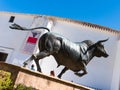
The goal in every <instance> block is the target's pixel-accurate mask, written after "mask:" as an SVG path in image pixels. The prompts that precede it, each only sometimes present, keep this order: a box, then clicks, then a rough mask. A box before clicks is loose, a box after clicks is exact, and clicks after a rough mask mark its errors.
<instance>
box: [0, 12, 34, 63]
mask: <svg viewBox="0 0 120 90" xmlns="http://www.w3.org/2000/svg"><path fill="white" fill-rule="evenodd" d="M11 16H15V19H14V23H17V24H19V25H23V26H25V27H30V25H31V24H32V21H33V17H26V16H21V15H17V14H0V33H1V34H0V47H4V49H5V48H9V49H10V50H12V52H11V53H10V54H11V55H10V58H9V59H8V60H7V61H6V62H9V63H14V64H17V65H21V64H22V62H23V61H22V60H25V58H26V56H27V55H24V54H22V53H21V48H22V45H23V43H24V42H25V39H26V37H27V35H28V32H22V31H16V30H12V29H10V28H9V26H10V25H11V24H12V23H10V22H9V19H10V17H11ZM6 52H7V51H6Z"/></svg>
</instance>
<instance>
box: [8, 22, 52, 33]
mask: <svg viewBox="0 0 120 90" xmlns="http://www.w3.org/2000/svg"><path fill="white" fill-rule="evenodd" d="M9 27H10V28H11V29H17V30H22V31H31V30H35V29H45V30H47V31H48V32H50V30H49V29H48V28H46V27H35V28H25V27H22V26H20V25H18V24H16V23H14V24H12V25H11V26H9Z"/></svg>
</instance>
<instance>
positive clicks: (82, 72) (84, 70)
mask: <svg viewBox="0 0 120 90" xmlns="http://www.w3.org/2000/svg"><path fill="white" fill-rule="evenodd" d="M80 68H81V70H80V71H81V72H76V73H75V74H76V75H77V76H79V77H82V76H83V75H85V74H87V70H86V64H85V63H84V62H82V63H81V66H80Z"/></svg>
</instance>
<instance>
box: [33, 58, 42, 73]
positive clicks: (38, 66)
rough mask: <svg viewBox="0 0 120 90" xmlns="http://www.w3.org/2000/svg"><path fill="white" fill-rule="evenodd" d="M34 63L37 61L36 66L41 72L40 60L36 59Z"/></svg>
mask: <svg viewBox="0 0 120 90" xmlns="http://www.w3.org/2000/svg"><path fill="white" fill-rule="evenodd" d="M34 61H35V64H36V66H37V71H39V72H41V67H40V65H39V60H38V59H35V60H34Z"/></svg>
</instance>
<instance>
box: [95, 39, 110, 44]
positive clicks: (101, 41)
mask: <svg viewBox="0 0 120 90" xmlns="http://www.w3.org/2000/svg"><path fill="white" fill-rule="evenodd" d="M108 40H109V38H107V39H105V40H100V41H98V42H97V43H96V44H100V43H103V42H106V41H108Z"/></svg>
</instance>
